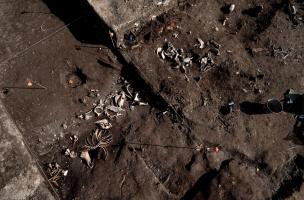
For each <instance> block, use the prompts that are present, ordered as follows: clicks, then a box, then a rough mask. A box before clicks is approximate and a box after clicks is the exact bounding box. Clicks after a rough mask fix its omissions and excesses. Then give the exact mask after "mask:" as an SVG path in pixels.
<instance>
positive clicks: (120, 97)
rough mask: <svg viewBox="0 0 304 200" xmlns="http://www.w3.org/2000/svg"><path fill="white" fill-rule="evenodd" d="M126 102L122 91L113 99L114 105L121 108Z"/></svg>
mask: <svg viewBox="0 0 304 200" xmlns="http://www.w3.org/2000/svg"><path fill="white" fill-rule="evenodd" d="M125 100H126V94H125V92H124V91H121V92H120V94H118V95H116V96H115V97H114V101H115V105H117V106H118V107H120V108H122V107H123V105H124V103H125Z"/></svg>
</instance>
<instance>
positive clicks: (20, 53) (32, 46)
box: [0, 17, 82, 65]
mask: <svg viewBox="0 0 304 200" xmlns="http://www.w3.org/2000/svg"><path fill="white" fill-rule="evenodd" d="M81 18H82V17H78V18H77V19H75V20H73V21H71V22H70V23H68V24H65V25H63V26H62V27H60V28H58V29H57V30H56V31H54V32H53V33H50V34H49V35H47V36H46V37H44V38H42V39H41V40H39V41H37V42H35V43H34V44H32V45H31V46H29V47H27V48H25V49H24V50H22V51H20V52H18V53H16V54H15V55H13V56H11V57H9V58H7V59H5V60H3V61H1V63H0V65H2V64H4V63H7V62H9V61H10V60H12V59H14V58H17V57H19V56H21V55H22V54H24V53H26V52H27V51H29V50H30V49H32V48H34V47H35V46H36V45H38V44H40V43H41V42H43V41H45V40H47V39H49V38H51V37H53V36H54V35H56V34H57V33H59V32H60V31H62V30H63V29H65V28H66V27H68V26H70V25H72V24H74V23H75V22H77V21H78V20H80V19H81Z"/></svg>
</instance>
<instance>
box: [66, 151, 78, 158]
mask: <svg viewBox="0 0 304 200" xmlns="http://www.w3.org/2000/svg"><path fill="white" fill-rule="evenodd" d="M64 155H65V156H69V157H70V158H76V157H77V153H76V152H75V151H71V150H70V149H66V150H65V152H64Z"/></svg>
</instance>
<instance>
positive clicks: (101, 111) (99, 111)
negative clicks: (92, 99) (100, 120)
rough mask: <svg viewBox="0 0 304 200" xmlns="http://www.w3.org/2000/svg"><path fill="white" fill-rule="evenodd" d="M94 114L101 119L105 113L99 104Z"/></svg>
mask: <svg viewBox="0 0 304 200" xmlns="http://www.w3.org/2000/svg"><path fill="white" fill-rule="evenodd" d="M93 112H94V113H95V114H96V116H98V117H99V116H100V115H101V114H102V113H103V107H102V106H101V105H100V104H99V105H97V106H96V107H95V108H94V110H93Z"/></svg>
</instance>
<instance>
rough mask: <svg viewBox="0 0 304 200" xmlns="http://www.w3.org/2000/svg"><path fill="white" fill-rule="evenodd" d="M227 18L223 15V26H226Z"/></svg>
mask: <svg viewBox="0 0 304 200" xmlns="http://www.w3.org/2000/svg"><path fill="white" fill-rule="evenodd" d="M228 19H229V18H227V17H225V19H224V21H223V26H226V25H227V22H228Z"/></svg>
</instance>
